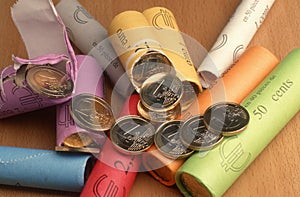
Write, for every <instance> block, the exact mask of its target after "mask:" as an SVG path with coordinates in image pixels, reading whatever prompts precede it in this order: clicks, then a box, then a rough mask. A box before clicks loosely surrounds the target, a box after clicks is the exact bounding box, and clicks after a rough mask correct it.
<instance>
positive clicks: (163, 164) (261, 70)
mask: <svg viewBox="0 0 300 197" xmlns="http://www.w3.org/2000/svg"><path fill="white" fill-rule="evenodd" d="M277 64H278V60H277V58H276V57H275V56H274V55H273V54H272V53H271V52H269V51H268V50H267V49H265V48H263V47H259V46H255V47H251V48H249V49H248V50H247V51H246V52H245V53H244V54H243V55H242V56H241V57H240V59H239V61H238V62H237V63H236V65H235V66H234V67H232V68H231V69H230V70H229V71H228V72H227V73H226V74H225V75H224V76H223V77H222V81H221V80H220V82H219V83H217V85H216V86H214V87H213V88H212V89H206V90H204V91H203V92H202V93H200V95H199V96H198V102H196V103H194V104H193V105H192V106H191V107H190V108H189V109H188V110H187V111H184V112H183V113H184V114H183V116H182V118H183V119H187V118H189V117H191V116H194V115H197V114H199V111H200V113H201V114H203V112H204V111H205V109H207V108H208V107H209V106H211V105H212V104H213V103H216V102H220V101H230V102H236V103H240V102H241V101H242V100H243V99H244V98H245V97H246V96H247V95H248V94H249V93H250V92H251V91H252V90H254V88H255V87H256V86H257V85H258V84H259V83H260V82H261V81H262V80H263V79H264V78H265V77H266V76H267V75H268V74H269V73H270V72H271V71H272V69H274V68H275V66H276V65H277ZM217 87H218V88H217ZM218 91H220V92H221V94H217V92H218ZM220 95H221V96H220ZM215 97H216V98H215ZM142 161H143V165H144V167H145V168H146V169H147V171H149V173H150V174H151V175H152V176H153V177H155V178H156V179H157V180H158V181H160V182H161V183H162V184H164V185H167V186H170V185H173V184H175V174H176V172H177V170H178V169H179V168H180V167H181V165H182V164H183V163H184V161H185V159H180V160H171V159H168V158H166V157H164V156H163V155H162V154H161V153H160V152H159V151H158V150H157V148H156V147H155V146H152V147H151V149H149V150H148V151H147V153H146V154H144V155H143V160H142Z"/></svg>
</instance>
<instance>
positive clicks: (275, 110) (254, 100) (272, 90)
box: [176, 49, 300, 196]
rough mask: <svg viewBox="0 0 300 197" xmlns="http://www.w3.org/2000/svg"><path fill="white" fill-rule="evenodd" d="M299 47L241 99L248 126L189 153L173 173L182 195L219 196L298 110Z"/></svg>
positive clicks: (299, 95) (299, 79)
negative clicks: (209, 147)
mask: <svg viewBox="0 0 300 197" xmlns="http://www.w3.org/2000/svg"><path fill="white" fill-rule="evenodd" d="M299 59H300V49H295V50H293V51H292V52H291V53H290V54H288V56H287V57H285V59H283V60H282V62H281V63H280V64H279V65H278V66H277V67H276V68H275V69H274V70H273V71H272V72H271V73H270V74H269V75H268V76H267V77H266V78H265V79H264V80H263V82H262V83H261V84H260V85H259V86H258V87H257V88H256V89H255V90H254V91H253V92H252V93H251V94H249V95H248V96H247V97H246V98H245V100H243V102H242V103H241V105H242V106H243V107H245V108H246V109H247V110H248V112H249V114H250V122H249V124H248V127H247V128H246V129H245V130H244V131H243V132H242V133H240V134H238V135H236V136H232V137H227V138H226V139H224V141H223V142H222V143H221V144H220V145H219V146H218V147H216V148H215V149H213V150H210V151H208V152H205V153H204V154H197V153H196V154H194V155H192V156H191V157H190V158H189V159H188V160H187V161H186V162H185V163H184V165H183V166H182V167H181V168H180V169H179V170H178V172H177V174H176V183H177V186H178V187H179V188H180V190H181V192H182V193H183V194H184V195H185V196H197V195H198V196H199V195H201V196H221V195H222V194H223V193H224V192H225V191H226V190H227V189H228V188H229V187H230V186H231V185H232V184H233V182H234V181H235V180H236V179H237V178H238V177H239V176H240V175H241V174H242V173H243V171H244V170H245V169H246V168H247V167H248V166H249V165H250V164H251V162H252V161H253V160H254V159H255V158H256V157H257V156H258V155H259V154H260V152H262V151H263V149H264V148H265V147H266V146H267V145H268V144H269V143H270V142H271V141H272V139H273V138H274V137H275V136H276V135H277V134H278V133H279V132H280V131H281V129H282V128H283V127H284V126H285V125H286V124H287V123H288V122H289V121H290V120H291V118H292V117H293V116H294V115H295V114H296V113H297V112H298V111H299V109H300V102H299V100H298V99H297V98H299V97H300V91H299V88H300V78H299V75H300V67H299V63H300V61H299Z"/></svg>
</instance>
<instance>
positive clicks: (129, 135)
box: [110, 115, 155, 154]
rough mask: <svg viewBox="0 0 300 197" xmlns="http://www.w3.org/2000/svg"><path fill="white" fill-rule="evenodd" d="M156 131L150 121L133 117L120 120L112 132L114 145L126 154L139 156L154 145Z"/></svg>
mask: <svg viewBox="0 0 300 197" xmlns="http://www.w3.org/2000/svg"><path fill="white" fill-rule="evenodd" d="M154 133H155V129H154V126H153V125H152V124H151V123H149V122H148V121H146V120H144V119H142V118H140V117H139V116H135V115H131V116H124V117H122V118H119V119H118V120H117V121H116V123H115V124H114V125H113V127H112V128H111V130H110V137H111V140H112V143H113V144H114V145H115V146H116V147H117V149H118V150H120V151H121V152H124V153H132V154H137V153H140V152H142V151H145V150H147V149H148V148H150V146H151V145H152V144H153V138H154Z"/></svg>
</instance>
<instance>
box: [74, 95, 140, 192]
mask: <svg viewBox="0 0 300 197" xmlns="http://www.w3.org/2000/svg"><path fill="white" fill-rule="evenodd" d="M136 98H137V95H133V96H132V97H129V98H128V99H127V101H126V102H125V104H124V106H123V108H122V110H121V113H120V117H121V116H126V115H137V114H134V113H136V112H137V109H133V108H136V100H137V99H136ZM129 108H130V109H129ZM140 163H141V158H140V156H139V155H125V154H122V153H121V152H119V151H118V150H117V149H116V148H115V147H114V146H113V144H112V142H111V141H110V139H107V140H106V142H105V144H104V146H103V148H102V151H101V153H100V154H99V156H98V159H97V161H96V164H95V166H94V168H93V170H92V172H91V174H90V176H89V178H88V180H87V182H86V184H85V186H84V188H83V190H82V192H81V194H80V196H82V197H85V196H105V195H110V196H115V197H123V196H128V195H129V192H130V189H131V187H132V185H133V183H134V181H135V178H136V175H137V172H138V171H139V169H140Z"/></svg>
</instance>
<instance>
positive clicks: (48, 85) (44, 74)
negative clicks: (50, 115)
mask: <svg viewBox="0 0 300 197" xmlns="http://www.w3.org/2000/svg"><path fill="white" fill-rule="evenodd" d="M26 82H27V84H28V85H29V87H30V88H31V89H32V90H33V91H35V92H37V93H39V94H41V95H43V96H46V97H49V98H65V97H68V96H70V95H71V93H72V91H73V88H74V84H73V81H72V80H71V78H70V77H69V76H68V75H67V74H66V73H63V72H62V71H60V70H58V69H56V68H54V67H52V66H44V65H42V66H34V67H32V68H30V69H28V70H27V72H26Z"/></svg>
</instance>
